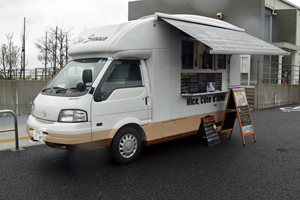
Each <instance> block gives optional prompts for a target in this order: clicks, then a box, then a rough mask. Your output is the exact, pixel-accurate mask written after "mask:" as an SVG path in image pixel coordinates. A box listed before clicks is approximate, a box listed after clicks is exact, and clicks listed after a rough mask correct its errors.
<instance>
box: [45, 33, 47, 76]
mask: <svg viewBox="0 0 300 200" xmlns="http://www.w3.org/2000/svg"><path fill="white" fill-rule="evenodd" d="M45 43H46V44H45V80H47V62H48V57H47V56H48V55H47V53H48V52H47V51H48V47H47V31H46V39H45Z"/></svg>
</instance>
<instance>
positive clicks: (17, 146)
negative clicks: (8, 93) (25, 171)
mask: <svg viewBox="0 0 300 200" xmlns="http://www.w3.org/2000/svg"><path fill="white" fill-rule="evenodd" d="M0 113H10V114H12V115H13V116H14V121H15V129H7V130H0V133H2V132H10V131H15V144H16V151H19V136H18V119H17V115H16V114H15V113H14V111H12V110H0Z"/></svg>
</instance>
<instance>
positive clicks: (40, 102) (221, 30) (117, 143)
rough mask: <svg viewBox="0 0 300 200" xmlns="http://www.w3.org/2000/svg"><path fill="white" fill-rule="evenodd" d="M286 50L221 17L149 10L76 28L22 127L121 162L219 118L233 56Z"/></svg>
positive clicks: (232, 83)
mask: <svg viewBox="0 0 300 200" xmlns="http://www.w3.org/2000/svg"><path fill="white" fill-rule="evenodd" d="M241 54H243V55H251V54H256V55H262V54H265V55H287V54H288V53H287V52H285V51H283V50H281V49H279V48H277V47H275V46H273V45H270V44H269V43H266V42H264V41H262V40H259V39H257V38H255V37H252V36H250V35H248V34H246V33H245V31H244V30H243V29H241V28H238V27H236V26H233V25H231V24H229V23H226V22H224V21H221V20H216V19H211V18H207V17H201V16H195V15H169V14H163V13H155V14H154V15H152V16H147V17H143V18H141V19H138V20H134V21H129V22H125V23H121V24H114V25H109V26H103V27H99V28H94V29H90V30H86V31H83V32H81V33H80V34H79V36H78V37H77V38H75V39H74V41H73V42H72V44H71V46H70V48H69V55H70V56H71V57H72V61H70V62H69V63H68V64H67V65H66V66H64V67H63V68H62V69H61V70H60V72H59V73H58V74H57V75H56V76H55V77H54V78H53V79H52V80H51V81H50V82H49V83H48V84H47V85H46V86H45V88H44V89H43V90H42V91H41V92H40V93H39V94H38V96H37V97H36V99H35V100H34V102H33V104H32V113H31V115H30V116H29V118H28V121H27V133H28V135H29V136H30V138H31V139H32V140H42V141H44V142H45V143H46V144H47V145H48V146H50V147H54V148H60V149H73V148H79V149H86V150H91V149H96V148H102V147H109V148H110V149H111V150H112V152H113V155H114V158H115V159H116V160H117V161H118V162H119V163H121V164H125V163H129V162H132V161H134V160H136V159H137V157H138V155H139V153H140V151H141V147H142V146H147V145H153V144H157V143H161V142H165V141H169V140H173V139H177V138H181V137H186V136H190V135H196V134H197V133H198V129H199V126H200V122H201V118H202V117H205V116H207V115H213V116H214V117H215V119H216V121H217V122H221V121H222V117H223V113H224V109H225V106H226V101H227V96H228V91H229V89H230V88H232V87H239V85H240V55H241Z"/></svg>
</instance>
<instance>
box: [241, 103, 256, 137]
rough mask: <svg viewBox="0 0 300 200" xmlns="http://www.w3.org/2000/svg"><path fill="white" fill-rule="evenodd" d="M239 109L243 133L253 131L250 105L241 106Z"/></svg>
mask: <svg viewBox="0 0 300 200" xmlns="http://www.w3.org/2000/svg"><path fill="white" fill-rule="evenodd" d="M238 111H239V116H240V119H241V125H242V130H243V133H248V132H251V131H253V126H252V123H251V118H250V114H249V109H248V106H240V107H239V108H238Z"/></svg>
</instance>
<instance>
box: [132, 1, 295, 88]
mask: <svg viewBox="0 0 300 200" xmlns="http://www.w3.org/2000/svg"><path fill="white" fill-rule="evenodd" d="M128 9H129V11H128V20H135V19H138V18H140V17H143V16H146V15H153V13H155V12H162V13H168V14H193V15H201V16H206V17H211V18H219V19H220V20H224V21H226V22H229V23H231V24H233V25H236V26H238V27H240V28H243V29H245V31H246V33H248V34H250V35H252V36H254V37H257V38H260V39H262V40H265V41H267V42H269V43H272V44H274V45H275V46H277V47H280V48H282V49H284V50H286V51H288V52H291V55H290V56H285V57H281V56H268V55H265V56H250V55H242V56H241V73H242V74H241V79H242V80H241V83H242V84H244V85H247V84H256V83H289V84H299V65H300V55H299V51H300V7H298V6H296V5H294V4H292V3H290V2H288V1H286V0H243V1H241V0H222V1H220V0H143V1H134V2H129V8H128ZM281 63H283V65H282V64H281ZM284 75H285V76H287V78H289V80H285V81H284V82H283V79H284Z"/></svg>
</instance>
